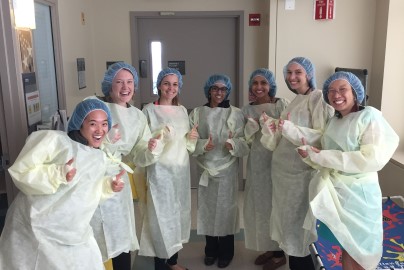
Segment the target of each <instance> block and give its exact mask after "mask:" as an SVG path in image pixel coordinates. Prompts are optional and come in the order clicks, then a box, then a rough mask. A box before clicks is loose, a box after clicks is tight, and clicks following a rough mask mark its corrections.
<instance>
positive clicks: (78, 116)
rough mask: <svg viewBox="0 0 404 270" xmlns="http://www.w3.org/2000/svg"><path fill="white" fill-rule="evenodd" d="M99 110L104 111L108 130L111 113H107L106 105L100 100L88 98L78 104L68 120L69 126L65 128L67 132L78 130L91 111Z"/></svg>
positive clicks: (110, 123) (110, 122)
mask: <svg viewBox="0 0 404 270" xmlns="http://www.w3.org/2000/svg"><path fill="white" fill-rule="evenodd" d="M96 110H101V111H104V112H105V113H106V114H107V116H108V130H110V129H111V125H112V120H111V112H110V111H109V109H108V107H107V105H105V104H104V102H102V101H101V100H98V99H94V98H90V99H86V100H83V101H82V102H80V103H79V104H77V106H76V108H75V109H74V111H73V113H72V116H71V117H70V119H69V125H68V127H67V132H70V131H73V130H80V128H81V125H82V124H83V122H84V119H85V118H86V117H87V115H88V114H89V113H91V112H92V111H96Z"/></svg>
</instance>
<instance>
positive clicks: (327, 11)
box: [314, 0, 335, 20]
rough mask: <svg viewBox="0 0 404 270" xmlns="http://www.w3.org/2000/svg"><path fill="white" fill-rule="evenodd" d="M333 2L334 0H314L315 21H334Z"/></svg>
mask: <svg viewBox="0 0 404 270" xmlns="http://www.w3.org/2000/svg"><path fill="white" fill-rule="evenodd" d="M334 1H335V0H315V2H314V19H315V20H332V19H334Z"/></svg>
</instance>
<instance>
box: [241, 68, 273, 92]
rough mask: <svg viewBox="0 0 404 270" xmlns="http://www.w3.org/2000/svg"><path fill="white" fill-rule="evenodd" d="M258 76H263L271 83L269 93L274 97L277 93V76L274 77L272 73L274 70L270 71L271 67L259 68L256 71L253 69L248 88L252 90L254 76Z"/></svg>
mask: <svg viewBox="0 0 404 270" xmlns="http://www.w3.org/2000/svg"><path fill="white" fill-rule="evenodd" d="M257 76H262V77H264V78H265V79H266V80H267V82H268V84H269V93H268V94H269V96H270V97H274V96H275V95H276V88H277V87H276V81H275V77H274V74H273V73H272V71H270V70H269V69H266V68H259V69H257V70H255V71H253V73H251V76H250V80H249V81H248V89H249V90H250V91H251V89H252V84H253V81H254V78H255V77H257Z"/></svg>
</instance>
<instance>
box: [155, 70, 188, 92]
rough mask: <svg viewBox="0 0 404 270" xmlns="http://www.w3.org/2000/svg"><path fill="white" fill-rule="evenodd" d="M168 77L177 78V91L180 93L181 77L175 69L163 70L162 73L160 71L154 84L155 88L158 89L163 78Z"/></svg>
mask: <svg viewBox="0 0 404 270" xmlns="http://www.w3.org/2000/svg"><path fill="white" fill-rule="evenodd" d="M168 75H176V76H177V78H178V89H179V90H178V91H179V92H181V88H182V75H181V73H180V72H179V71H178V70H176V69H175V68H165V69H163V70H162V71H160V73H159V75H158V76H157V82H156V87H157V88H158V87H159V86H160V84H161V81H162V80H163V78H164V77H165V76H168Z"/></svg>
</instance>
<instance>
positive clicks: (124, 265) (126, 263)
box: [112, 252, 132, 270]
mask: <svg viewBox="0 0 404 270" xmlns="http://www.w3.org/2000/svg"><path fill="white" fill-rule="evenodd" d="M130 259H131V256H130V253H129V252H128V253H126V252H122V253H121V254H119V255H118V256H116V257H115V258H112V266H113V268H114V270H131V268H132V265H131V261H130Z"/></svg>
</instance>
